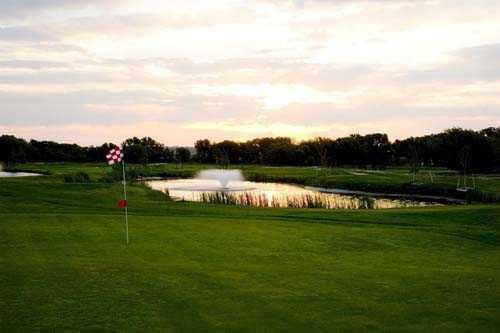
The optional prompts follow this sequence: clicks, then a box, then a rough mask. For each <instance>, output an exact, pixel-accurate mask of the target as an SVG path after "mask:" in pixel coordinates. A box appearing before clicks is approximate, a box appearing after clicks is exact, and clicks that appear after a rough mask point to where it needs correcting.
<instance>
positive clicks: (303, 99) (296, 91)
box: [192, 84, 357, 110]
mask: <svg viewBox="0 0 500 333" xmlns="http://www.w3.org/2000/svg"><path fill="white" fill-rule="evenodd" d="M192 92H193V93H195V94H201V95H207V96H218V95H233V96H244V97H253V98H255V99H256V100H258V101H259V102H261V103H262V104H263V107H264V109H268V110H272V109H279V108H282V107H284V106H287V105H290V104H294V103H298V104H308V103H331V104H332V105H337V106H340V105H347V104H348V99H349V97H352V96H355V95H356V94H357V92H356V91H348V92H322V91H317V90H314V89H312V88H310V87H307V86H303V85H291V84H276V85H271V84H259V85H243V84H235V85H226V86H197V87H194V88H193V89H192Z"/></svg>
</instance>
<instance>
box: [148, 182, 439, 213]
mask: <svg viewBox="0 0 500 333" xmlns="http://www.w3.org/2000/svg"><path fill="white" fill-rule="evenodd" d="M146 184H147V185H148V186H150V187H151V188H153V189H155V190H159V191H163V192H165V193H168V194H169V195H170V197H171V198H173V199H175V200H185V201H198V202H207V203H220V204H235V205H241V206H250V207H275V208H284V207H296V208H327V209H381V208H398V207H416V206H429V205H435V203H430V202H422V201H414V200H403V199H386V198H375V197H369V196H353V195H342V194H335V193H323V192H319V191H317V190H314V189H308V188H304V187H301V186H297V185H289V184H278V183H257V182H250V181H231V182H230V183H229V184H228V187H227V188H223V187H221V185H220V183H219V181H217V180H210V179H175V180H153V181H148V182H146Z"/></svg>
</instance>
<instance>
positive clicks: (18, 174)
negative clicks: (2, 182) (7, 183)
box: [0, 171, 40, 178]
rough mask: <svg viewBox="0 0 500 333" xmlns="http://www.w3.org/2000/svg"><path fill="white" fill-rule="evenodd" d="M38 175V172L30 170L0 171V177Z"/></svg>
mask: <svg viewBox="0 0 500 333" xmlns="http://www.w3.org/2000/svg"><path fill="white" fill-rule="evenodd" d="M33 176H40V175H39V174H38V173H31V172H7V171H0V178H12V177H33Z"/></svg>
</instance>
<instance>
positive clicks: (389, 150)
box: [0, 127, 500, 172]
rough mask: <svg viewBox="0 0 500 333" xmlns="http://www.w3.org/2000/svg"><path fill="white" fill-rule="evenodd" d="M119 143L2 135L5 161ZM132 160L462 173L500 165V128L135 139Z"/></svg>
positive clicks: (0, 151)
mask: <svg viewBox="0 0 500 333" xmlns="http://www.w3.org/2000/svg"><path fill="white" fill-rule="evenodd" d="M112 147H114V145H113V144H110V143H105V144H103V145H101V146H90V147H82V146H79V145H76V144H61V143H56V142H52V141H37V140H30V141H25V140H24V139H21V138H16V137H14V136H11V135H3V136H0V161H2V162H3V163H4V164H6V165H7V166H9V165H11V164H12V163H18V162H63V161H64V162H102V161H103V160H104V156H105V155H106V153H107V152H108V151H109V150H110V149H111V148H112ZM122 147H123V150H124V153H125V155H126V159H127V161H128V162H130V163H142V164H146V163H169V162H178V163H186V162H188V161H192V162H199V163H215V164H219V165H222V166H227V165H231V164H261V165H276V166H280V165H290V166H323V167H335V166H352V167H358V168H373V169H384V168H385V167H387V166H389V165H407V166H410V167H411V168H412V169H413V170H416V169H418V168H420V167H423V166H426V167H429V166H441V167H447V168H450V169H454V170H459V171H461V172H486V171H495V170H496V171H498V170H500V127H489V128H485V129H483V130H479V131H473V130H465V129H461V128H452V129H448V130H445V131H443V132H441V133H438V134H432V135H425V136H420V137H410V138H407V139H404V140H396V141H394V142H391V141H389V138H388V136H387V135H386V134H382V133H374V134H368V135H359V134H352V135H350V136H347V137H341V138H337V139H332V138H324V137H318V138H315V139H311V140H305V141H301V142H295V141H294V140H293V139H291V138H288V137H272V138H271V137H266V138H257V139H253V140H248V141H245V142H235V141H230V140H224V141H221V142H211V141H209V140H207V139H204V140H198V141H196V143H195V147H194V148H195V151H196V153H195V154H193V155H192V154H191V150H190V149H188V148H185V147H177V148H169V147H167V146H165V145H164V144H162V143H159V142H158V141H156V140H154V139H152V138H150V137H144V138H137V137H134V138H129V139H127V140H125V141H124V142H123V144H122Z"/></svg>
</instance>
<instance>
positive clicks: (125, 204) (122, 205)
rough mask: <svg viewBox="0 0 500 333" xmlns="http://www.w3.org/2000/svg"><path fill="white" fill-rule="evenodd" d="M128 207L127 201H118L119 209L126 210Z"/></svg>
mask: <svg viewBox="0 0 500 333" xmlns="http://www.w3.org/2000/svg"><path fill="white" fill-rule="evenodd" d="M126 206H127V200H123V199H122V200H120V201H118V207H120V208H125V207H126Z"/></svg>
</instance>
